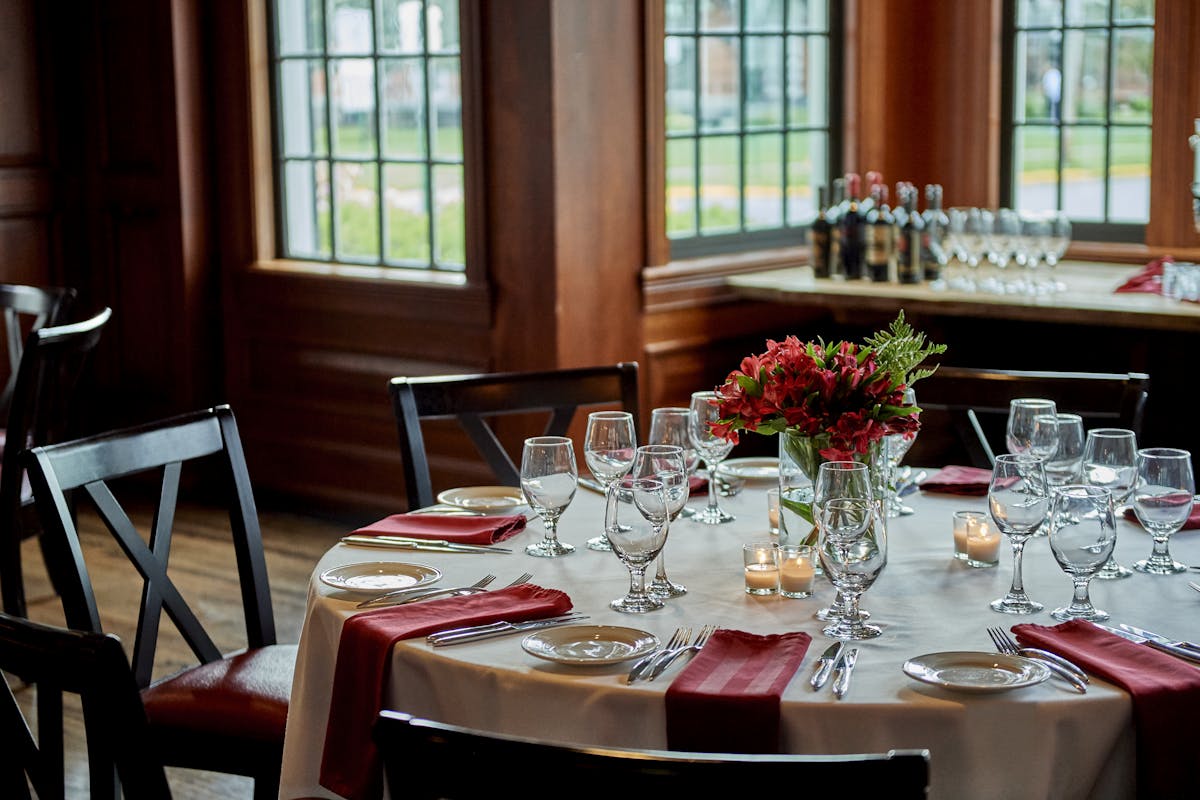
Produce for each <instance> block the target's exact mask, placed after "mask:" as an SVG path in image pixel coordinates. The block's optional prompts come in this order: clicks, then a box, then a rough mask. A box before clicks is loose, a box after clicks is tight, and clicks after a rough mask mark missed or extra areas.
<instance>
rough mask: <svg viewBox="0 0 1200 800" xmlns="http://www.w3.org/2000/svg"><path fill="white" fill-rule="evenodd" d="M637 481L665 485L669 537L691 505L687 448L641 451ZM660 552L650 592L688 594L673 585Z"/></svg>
mask: <svg viewBox="0 0 1200 800" xmlns="http://www.w3.org/2000/svg"><path fill="white" fill-rule="evenodd" d="M630 475H631V476H632V477H633V478H635V479H636V478H657V479H658V480H659V481H661V482H662V485H663V493H664V496H665V498H666V502H667V513H668V519H667V529H668V534H667V535H668V536H669V535H670V534H669V529H670V523H671V522H674V521H675V518H676V517H678V516H679V512H680V511H682V510H683V507H684V506H685V505H687V499H688V477H687V469H686V468H685V467H684V455H683V448H682V447H679V446H677V445H673V444H648V445H644V446H642V447H639V448H638V449H637V454H636V455H635V456H634V459H633V468H632V470H631V471H630ZM664 552H665V545H664V548H663V549H661V550H659V553H658V568H657V571H656V573H655V576H654V581H653V582H652V583H651V584H650V593H651V594H652V595H654V596H655V597H658V598H662V599H668V598H671V597H680V596H682V595H685V594H687V587H686V586H684V585H682V584H678V583H673V582H672V581H671V579H670V578H668V577H667V565H666V563H665V557H664V555H663V553H664Z"/></svg>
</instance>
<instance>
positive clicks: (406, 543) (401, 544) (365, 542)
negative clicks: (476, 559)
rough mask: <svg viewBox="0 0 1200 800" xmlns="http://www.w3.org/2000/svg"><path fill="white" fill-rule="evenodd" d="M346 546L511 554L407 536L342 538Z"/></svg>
mask: <svg viewBox="0 0 1200 800" xmlns="http://www.w3.org/2000/svg"><path fill="white" fill-rule="evenodd" d="M341 541H342V543H344V544H354V545H360V546H362V547H394V548H399V549H401V550H432V551H437V552H443V553H511V552H512V550H509V549H508V548H506V547H494V546H491V545H482V544H464V543H462V542H450V541H446V540H445V539H409V538H407V537H405V536H356V535H354V534H350V535H349V536H343V537H342V538H341Z"/></svg>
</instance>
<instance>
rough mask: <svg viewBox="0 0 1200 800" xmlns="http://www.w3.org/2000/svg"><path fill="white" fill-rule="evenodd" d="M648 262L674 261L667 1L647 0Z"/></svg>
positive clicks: (656, 263)
mask: <svg viewBox="0 0 1200 800" xmlns="http://www.w3.org/2000/svg"><path fill="white" fill-rule="evenodd" d="M644 16H645V24H644V27H643V33H644V37H645V45H644V47H643V51H644V52H645V67H644V69H645V74H646V80H645V85H646V112H645V113H646V263H647V264H649V265H651V266H657V265H660V264H666V263H667V262H669V261H670V260H671V245H670V242H669V241H668V240H667V230H666V227H667V200H666V194H667V176H666V165H667V141H666V136H667V122H666V113H667V110H666V85H667V74H666V65H665V64H664V62H663V32H664V31H665V30H666V4H665V3H664V0H646V8H645V13H644Z"/></svg>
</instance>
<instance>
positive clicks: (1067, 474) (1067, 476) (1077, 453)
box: [1046, 414, 1084, 486]
mask: <svg viewBox="0 0 1200 800" xmlns="http://www.w3.org/2000/svg"><path fill="white" fill-rule="evenodd" d="M1056 416H1057V418H1058V445H1057V447H1056V448H1055V450H1054V454H1053V455H1051V456H1050V457H1049V458H1047V459H1046V480H1047V481H1049V483H1050V485H1051V486H1064V485H1066V484H1068V483H1078V482H1079V480H1080V474H1081V470H1082V468H1083V441H1084V439H1083V419H1082V418H1081V417H1080V416H1079V415H1078V414H1058V415H1056Z"/></svg>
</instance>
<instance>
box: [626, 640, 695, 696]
mask: <svg viewBox="0 0 1200 800" xmlns="http://www.w3.org/2000/svg"><path fill="white" fill-rule="evenodd" d="M691 636H692V629H691V628H676V629H675V632H674V633H672V634H671V638H670V639H668V640H667V643H666V644H665V645H663V646H662V647H660V648H659V649H657V650H655V651H654V652H653V653H651V654H650V655H648V656H642V657H641V658H640V659H638V661H637V663H636V664H634V665H633V669H631V670H629V677H628V678H626V679H625V683H633V682H634V681H636V680H637V679H638V678H640V677H641V676H642V673H644V672H645V671H646V670H648V669H649V668H650V667H651V666H653V664H654V662H655V661H656V660H658V658H659V657H660V656H664V655H665V654H666V653H668V652H669V651H671V650H674V649H675V648H677V647H683V645H684V644H686V643H687V640H688V639H690V638H691Z"/></svg>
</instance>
